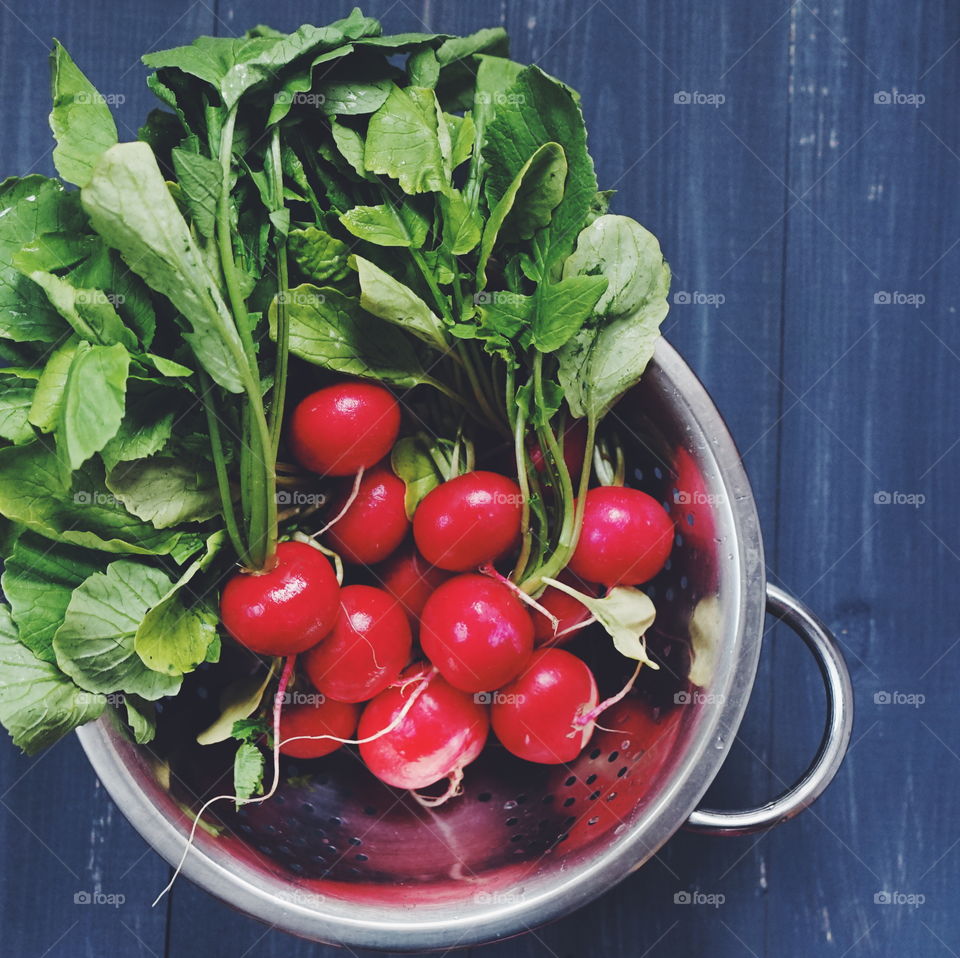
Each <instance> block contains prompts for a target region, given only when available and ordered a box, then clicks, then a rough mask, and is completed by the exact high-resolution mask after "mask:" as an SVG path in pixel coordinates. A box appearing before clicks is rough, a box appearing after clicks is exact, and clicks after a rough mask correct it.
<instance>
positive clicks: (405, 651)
mask: <svg viewBox="0 0 960 958" xmlns="http://www.w3.org/2000/svg"><path fill="white" fill-rule="evenodd" d="M412 642H413V639H412V637H411V634H410V625H409V623H408V622H407V617H406V615H405V614H404V612H403V609H401V608H400V606H399V605H398V603H397V601H396V600H395V599H394V598H393V596H392V595H390V594H389V593H388V592H384V591H383V589H375V588H373V587H372V586H368V585H348V586H345V587H344V588H342V589H341V590H340V615H339V616H338V617H337V621H336V624H335V625H334V627H333V630H332V631H331V632H330V634H329V635H328V636H327V637H326V638H325V639H324V640H323V641H322V642H321V643H320V644H319V645H317V646H315V647H314V648H312V649H311V650H310V651H309V652H307V654H306V655H305V656H304V658H303V667H304V669H305V671H306V673H307V675H308V676H309V677H310V681H311V682H312V683H313V686H314V688H315V689H317V690H318V691H319V692H322V693H323V694H324V695H325V696H327V698H330V699H334V700H335V701H338V702H365V701H366V700H367V699H371V698H373V697H374V696H375V695H377V694H378V693H379V692H382V691H383V690H384V689H385V688H386V687H387V686H388V685H390V683H391V682H394V681H396V679H397V677H398V676H399V675H400V672H401V670H402V669H403V668H405V667H406V665H407V664H408V662H409V661H410V648H411V645H412Z"/></svg>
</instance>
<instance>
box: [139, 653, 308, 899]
mask: <svg viewBox="0 0 960 958" xmlns="http://www.w3.org/2000/svg"><path fill="white" fill-rule="evenodd" d="M296 663H297V657H296V656H295V655H291V656H288V657H287V661H286V663H285V664H284V666H283V672H282V673H281V675H280V682H279V684H278V685H277V691H276V694H275V695H274V697H273V784H272V785H271V786H270V790H269V791H268V792H266V793H265V794H263V795H260V796H258V797H257V798H237V796H236V795H215V796H214V797H213V798H211V799H208V800H207V801H206V802H204V803H203V805H201V806H200V811H198V812H197V814H196V815H195V816H194V819H193V827H192V828H191V829H190V836H189V838H188V839H187V845H186V847H185V848H184V850H183V854H182V855H181V856H180V861H179V862H178V863H177V867H176V869H175V870H174V873H173V875H172V877H171V878H170V881H169V882H167V884H166V886H165V887H164V889H163V891H161V892H160V894H159V895H157V897H156V898H155V899H154V902H153V905H152V906H151V907H155V906H156V905H157V904H158V903H159V902H160V901H161V899H162V898H163V897H164V896H165V895H166V894H167V892H169V891H170V889H171V888H173V885H174V882H176V880H177V878H178V877H179V876H180V872H181V871H182V870H183V863H184V862H185V861H186V860H187V855H189V854H190V849H191V848H193V842H194V839H195V838H196V835H197V828H198V826H199V825H200V820H201V819H202V818H203V813H204V812H205V811H206V810H207V809H208V808H209V807H210V806H211V805H213V804H214V803H216V802H225V801H231V802H235V803H236V804H237V805H238V806H239V805H258V804H259V803H260V802H265V801H267V799H268V798H272V797H273V795H274V793H275V792H276V791H277V786H278V785H279V784H280V712H281V711H282V710H283V703H284V701H285V699H286V694H287V686H288V685H289V684H290V678H291V676H292V675H293V669H294V666H295V665H296Z"/></svg>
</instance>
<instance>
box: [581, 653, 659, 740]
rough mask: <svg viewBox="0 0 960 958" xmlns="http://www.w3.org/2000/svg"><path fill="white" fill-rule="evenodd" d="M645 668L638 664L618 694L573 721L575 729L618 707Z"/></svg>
mask: <svg viewBox="0 0 960 958" xmlns="http://www.w3.org/2000/svg"><path fill="white" fill-rule="evenodd" d="M642 668H643V662H642V661H641V662H637V667H636V668H635V669H634V670H633V675H631V676H630V678H629V679H628V680H627V684H626V685H625V686H624V687H623V688H622V689H620V691H619V692H617V694H616V695H612V696H611V697H610V698H608V699H604V700H603V701H602V702H601V703H600V704H599V705H595V706H594V707H593V708H592V709H590V711H589V712H584V713H581V714H578V715H577V717H576V718H575V719H574V720H573V724H574V727H575V728H577V729H582V728H583V727H584V726H585V725H589V724H590V723H591V722H592V721H594V720H595V719H596V718H597V717H598V716H599V715H600V714H601V713H602V712H605V711H606V710H607V709H608V708H610V706H611V705H616V704H617V702H619V701H620V700H621V699H622V698H623V697H624V696H625V695H626V694H627V693H628V692H629V691H630V689H632V688H633V684H634V682H636V681H637V676H638V675H639V674H640V669H642Z"/></svg>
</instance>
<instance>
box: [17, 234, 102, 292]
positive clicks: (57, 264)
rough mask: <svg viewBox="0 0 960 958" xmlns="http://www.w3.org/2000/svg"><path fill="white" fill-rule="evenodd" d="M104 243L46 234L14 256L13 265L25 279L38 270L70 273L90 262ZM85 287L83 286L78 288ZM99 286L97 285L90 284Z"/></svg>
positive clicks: (88, 237)
mask: <svg viewBox="0 0 960 958" xmlns="http://www.w3.org/2000/svg"><path fill="white" fill-rule="evenodd" d="M98 245H102V244H101V243H100V238H99V237H98V236H94V235H93V234H89V235H78V234H76V233H42V234H41V235H40V236H38V237H36V239H34V240H31V241H30V242H28V243H25V244H24V245H23V246H21V247H20V249H19V250H17V252H16V253H14V254H13V265H14V266H15V267H16V268H17V269H18V270H19V271H20V272H21V273H23V275H24V276H29V275H30V273H33V272H36V271H37V270H39V271H41V272H44V273H52V272H56V271H58V270H64V269H69V268H70V267H71V266H76V265H77V263H79V262H80V261H81V260H84V259H86V258H87V257H88V256H89V255H90V254H91V253H92V252H93V251H94V250H95V249H96V248H97V246H98ZM77 285H83V284H77ZM89 285H91V286H96V285H97V284H96V283H90V284H89Z"/></svg>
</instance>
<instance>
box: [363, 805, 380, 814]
mask: <svg viewBox="0 0 960 958" xmlns="http://www.w3.org/2000/svg"><path fill="white" fill-rule="evenodd" d="M363 814H364V815H376V814H377V810H376V809H375V808H374V807H373V806H372V805H367V806H366V808H364V810H363Z"/></svg>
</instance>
